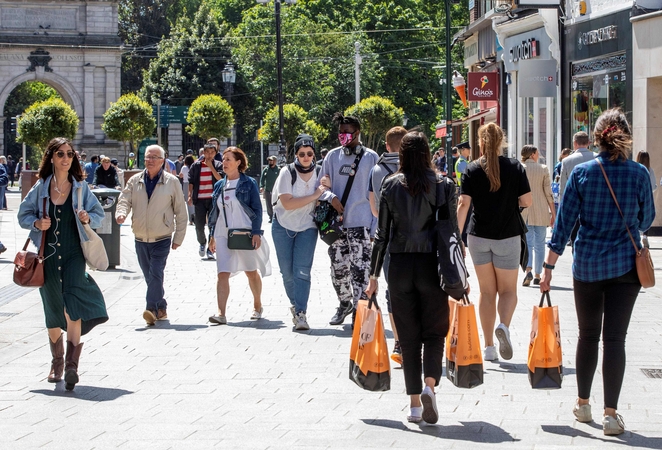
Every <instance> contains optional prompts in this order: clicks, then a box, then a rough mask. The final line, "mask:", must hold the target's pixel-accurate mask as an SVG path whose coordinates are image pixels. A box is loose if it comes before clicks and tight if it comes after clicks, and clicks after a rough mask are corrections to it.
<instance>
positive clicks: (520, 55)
mask: <svg viewBox="0 0 662 450" xmlns="http://www.w3.org/2000/svg"><path fill="white" fill-rule="evenodd" d="M538 56H540V41H539V40H537V39H527V40H526V41H522V43H521V44H519V45H515V46H514V47H512V48H511V49H510V61H511V62H517V61H521V60H525V59H531V58H537V57H538Z"/></svg>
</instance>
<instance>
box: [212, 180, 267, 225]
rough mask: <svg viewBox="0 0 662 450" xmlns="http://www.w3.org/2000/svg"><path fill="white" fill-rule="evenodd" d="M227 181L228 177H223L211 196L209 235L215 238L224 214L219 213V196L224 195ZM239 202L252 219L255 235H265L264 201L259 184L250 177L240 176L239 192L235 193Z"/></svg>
mask: <svg viewBox="0 0 662 450" xmlns="http://www.w3.org/2000/svg"><path fill="white" fill-rule="evenodd" d="M225 180H227V177H223V178H221V179H220V180H218V182H216V185H214V192H213V194H212V196H211V205H212V207H211V212H210V213H209V220H208V223H209V233H210V234H211V235H212V236H213V235H214V230H215V229H216V221H217V220H218V218H219V214H221V213H222V212H221V211H219V209H218V205H217V200H218V196H219V195H222V192H223V188H225ZM235 195H236V196H237V200H239V203H240V204H241V206H242V207H243V208H244V211H245V212H246V214H247V215H248V217H249V218H250V219H251V223H252V230H251V232H252V233H253V234H259V235H262V234H264V231H262V229H261V228H262V201H261V200H260V191H259V189H258V188H257V183H256V182H255V180H254V179H253V178H251V177H249V176H248V175H244V174H243V173H240V174H239V183H237V190H236V191H235Z"/></svg>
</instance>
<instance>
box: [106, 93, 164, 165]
mask: <svg viewBox="0 0 662 450" xmlns="http://www.w3.org/2000/svg"><path fill="white" fill-rule="evenodd" d="M155 127H156V121H155V120H154V118H153V117H152V107H151V106H150V105H149V103H147V102H146V101H144V100H142V99H141V98H140V97H138V96H137V95H136V94H124V95H122V96H121V97H120V98H119V99H117V101H116V102H115V103H111V104H110V108H108V110H107V111H106V112H105V113H104V115H103V124H102V125H101V129H102V130H103V132H104V133H106V135H107V136H108V137H109V138H110V139H114V140H116V141H120V142H122V144H123V147H124V165H125V166H126V164H127V163H128V156H129V151H128V149H127V145H126V144H127V143H129V145H130V146H131V151H137V149H138V144H139V143H140V141H142V140H143V139H145V138H146V137H149V136H151V135H152V133H153V132H154V128H155Z"/></svg>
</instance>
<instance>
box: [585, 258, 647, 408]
mask: <svg viewBox="0 0 662 450" xmlns="http://www.w3.org/2000/svg"><path fill="white" fill-rule="evenodd" d="M573 285H574V291H575V308H576V309H577V321H578V323H579V341H578V342H577V360H576V365H577V388H578V395H579V398H583V399H588V398H589V397H590V396H591V385H592V384H593V376H594V375H595V369H596V368H597V366H598V350H599V349H598V345H599V343H600V334H602V344H603V357H602V383H603V385H604V407H605V408H614V409H617V407H618V397H619V396H620V394H621V387H622V385H623V375H624V374H625V336H626V334H627V331H628V325H630V317H631V316H632V310H633V309H634V303H635V301H636V300H637V296H638V295H639V290H640V289H641V284H639V279H638V278H637V271H636V269H634V270H632V271H630V272H628V273H627V274H625V275H623V276H621V277H618V278H611V279H609V280H603V281H595V282H592V283H585V282H583V281H579V280H574V283H573Z"/></svg>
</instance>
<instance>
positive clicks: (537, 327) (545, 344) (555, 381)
mask: <svg viewBox="0 0 662 450" xmlns="http://www.w3.org/2000/svg"><path fill="white" fill-rule="evenodd" d="M545 299H546V300H547V306H543V305H544V303H545ZM527 366H528V369H529V381H530V382H531V387H532V388H533V389H560V388H561V382H562V381H563V351H562V349H561V331H560V329H559V310H558V306H552V302H551V300H550V299H549V291H546V292H543V294H542V297H541V298H540V305H538V306H534V307H533V317H532V318H531V342H530V343H529V358H528V364H527Z"/></svg>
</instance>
